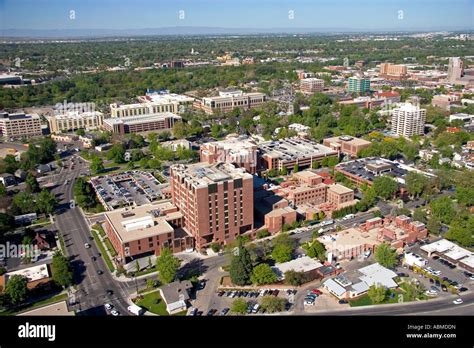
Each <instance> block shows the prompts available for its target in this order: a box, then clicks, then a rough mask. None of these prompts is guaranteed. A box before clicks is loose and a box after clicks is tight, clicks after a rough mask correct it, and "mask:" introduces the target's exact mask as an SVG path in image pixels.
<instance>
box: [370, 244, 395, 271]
mask: <svg viewBox="0 0 474 348" xmlns="http://www.w3.org/2000/svg"><path fill="white" fill-rule="evenodd" d="M375 260H376V261H377V262H378V263H380V264H381V265H382V266H384V267H388V268H392V267H393V266H395V265H396V263H397V253H396V251H395V249H392V247H391V246H390V245H388V244H387V243H382V244H380V245H378V246H377V248H376V249H375Z"/></svg>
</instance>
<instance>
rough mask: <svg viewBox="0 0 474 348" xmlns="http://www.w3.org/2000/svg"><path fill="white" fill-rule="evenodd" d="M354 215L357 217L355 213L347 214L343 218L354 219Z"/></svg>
mask: <svg viewBox="0 0 474 348" xmlns="http://www.w3.org/2000/svg"><path fill="white" fill-rule="evenodd" d="M354 217H355V215H354V214H347V215H346V216H344V217H343V218H342V220H350V219H353V218H354Z"/></svg>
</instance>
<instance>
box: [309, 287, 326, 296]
mask: <svg viewBox="0 0 474 348" xmlns="http://www.w3.org/2000/svg"><path fill="white" fill-rule="evenodd" d="M311 292H312V293H313V294H316V295H318V296H320V295H322V294H323V293H322V292H321V291H320V290H318V289H313V290H311Z"/></svg>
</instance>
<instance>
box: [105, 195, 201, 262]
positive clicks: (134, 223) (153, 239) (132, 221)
mask: <svg viewBox="0 0 474 348" xmlns="http://www.w3.org/2000/svg"><path fill="white" fill-rule="evenodd" d="M104 217H105V232H106V234H107V237H108V238H109V240H110V242H111V243H112V245H113V246H114V249H115V250H116V251H117V254H118V261H119V262H121V263H128V262H129V261H130V260H131V259H135V258H139V257H144V256H147V255H159V254H160V252H161V250H162V249H163V248H170V249H171V250H172V251H173V252H180V251H184V250H186V249H192V248H193V246H194V242H193V237H192V236H191V235H190V234H189V233H188V232H187V231H186V230H185V229H184V228H182V227H183V214H182V213H181V212H179V211H178V208H177V207H176V206H175V205H173V204H171V203H170V202H164V203H160V204H145V205H141V206H138V207H127V208H123V209H120V210H114V211H109V212H106V213H104Z"/></svg>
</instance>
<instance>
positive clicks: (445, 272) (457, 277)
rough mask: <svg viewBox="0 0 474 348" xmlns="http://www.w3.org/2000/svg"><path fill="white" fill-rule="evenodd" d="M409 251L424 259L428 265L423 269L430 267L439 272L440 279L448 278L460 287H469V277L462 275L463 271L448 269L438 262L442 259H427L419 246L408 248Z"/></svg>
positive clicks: (453, 268) (457, 268) (455, 268)
mask: <svg viewBox="0 0 474 348" xmlns="http://www.w3.org/2000/svg"><path fill="white" fill-rule="evenodd" d="M409 251H410V252H414V253H415V254H418V255H420V256H421V257H423V258H424V259H426V260H427V261H428V263H427V265H426V266H425V267H431V268H432V269H434V270H437V271H441V274H440V275H439V277H440V278H441V279H443V278H448V279H449V280H451V281H455V282H457V283H458V284H461V285H469V284H470V283H471V281H470V279H469V276H467V275H466V274H465V273H464V272H465V271H464V270H463V269H461V268H459V267H452V266H451V267H449V266H448V265H446V264H444V263H442V262H441V261H440V260H442V259H443V258H438V257H434V258H433V257H431V258H430V257H428V256H427V255H426V253H425V252H424V251H422V250H421V249H420V245H419V244H417V245H415V246H413V247H411V248H409Z"/></svg>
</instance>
